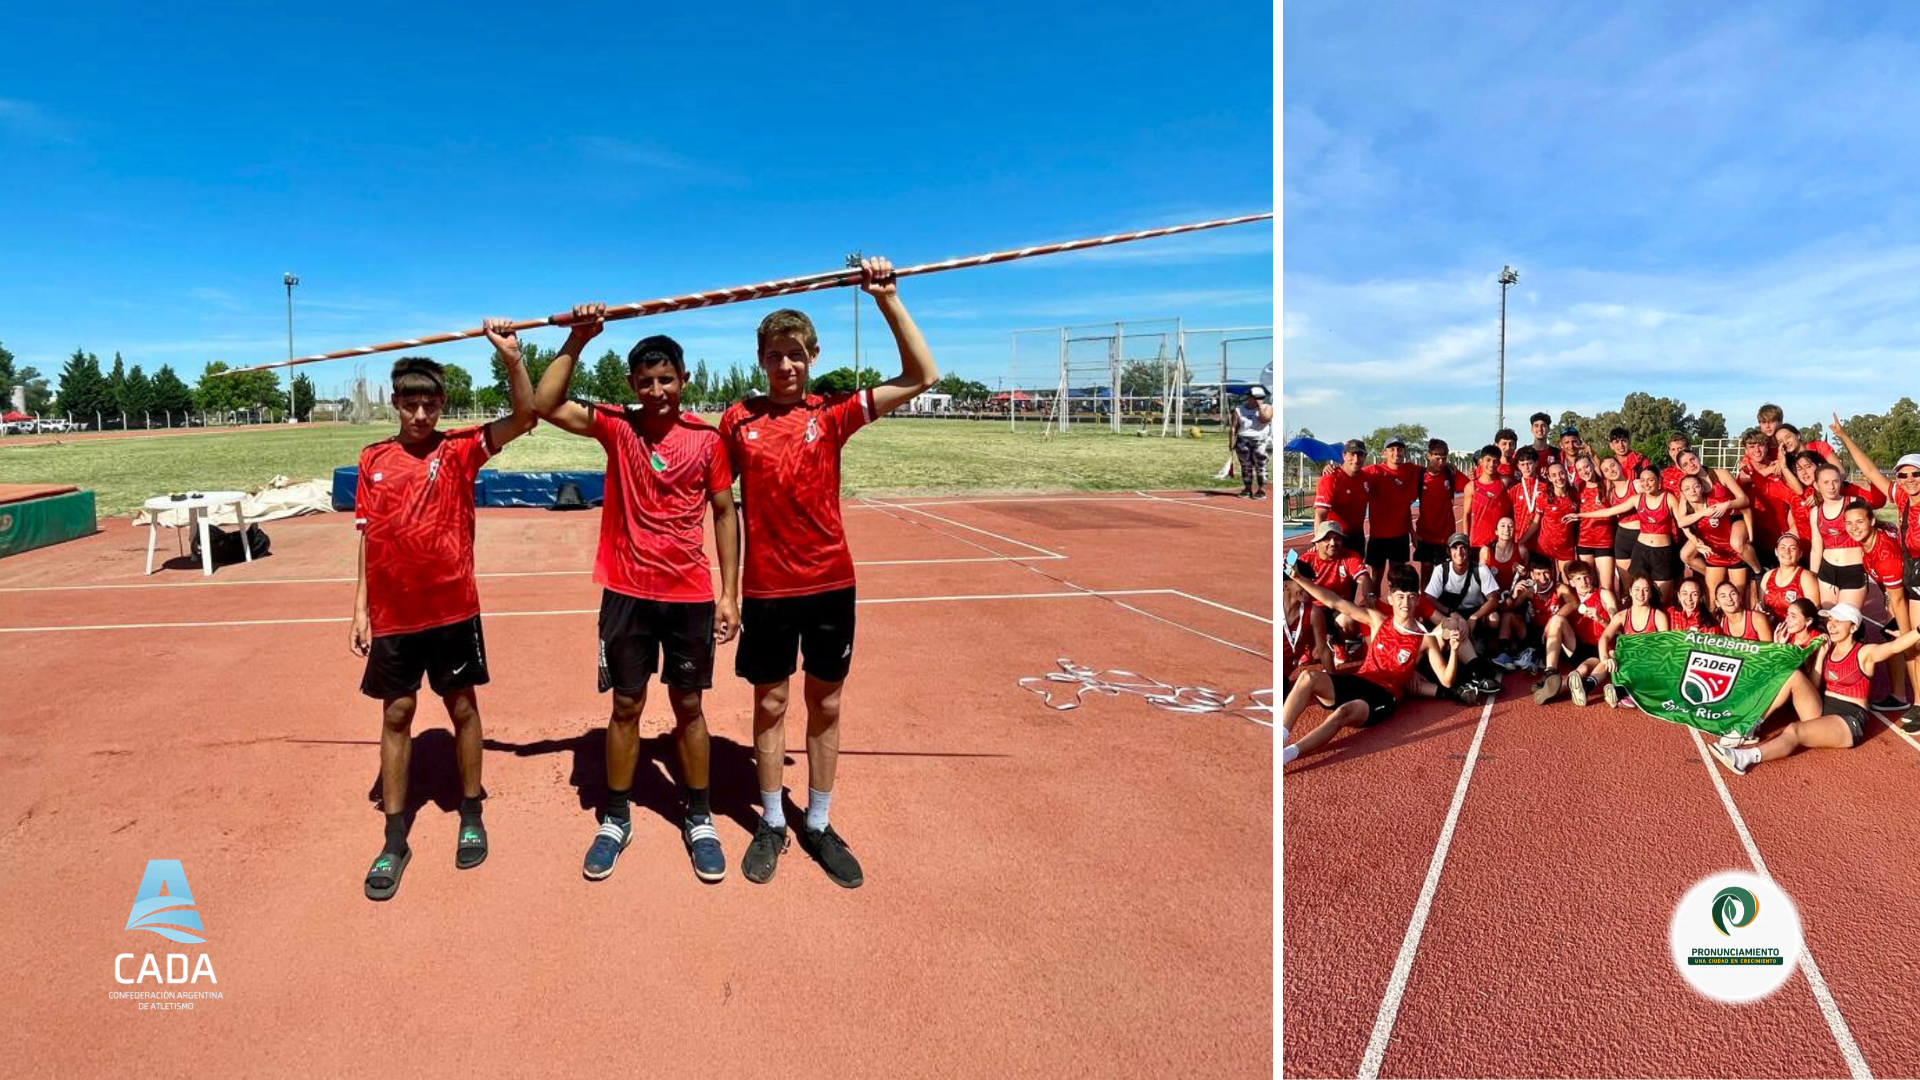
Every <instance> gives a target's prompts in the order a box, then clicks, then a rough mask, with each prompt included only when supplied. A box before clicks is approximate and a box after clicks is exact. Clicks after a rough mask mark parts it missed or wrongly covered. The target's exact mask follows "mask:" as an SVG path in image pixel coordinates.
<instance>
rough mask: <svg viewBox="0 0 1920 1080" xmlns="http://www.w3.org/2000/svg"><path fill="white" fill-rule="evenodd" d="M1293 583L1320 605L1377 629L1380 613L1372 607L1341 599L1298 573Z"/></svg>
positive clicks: (1336, 594)
mask: <svg viewBox="0 0 1920 1080" xmlns="http://www.w3.org/2000/svg"><path fill="white" fill-rule="evenodd" d="M1293 583H1294V584H1295V585H1298V586H1300V588H1301V589H1303V590H1305V591H1306V594H1307V595H1308V596H1311V597H1313V598H1314V599H1315V600H1318V601H1319V602H1320V606H1321V607H1324V608H1328V609H1330V610H1332V611H1335V612H1338V613H1340V614H1342V615H1345V616H1346V617H1347V618H1349V619H1352V620H1354V621H1355V622H1363V623H1366V624H1367V625H1368V626H1371V627H1373V628H1374V629H1376V630H1377V629H1379V627H1380V619H1381V615H1380V613H1379V612H1378V611H1376V610H1374V609H1373V608H1363V607H1359V606H1357V605H1355V604H1350V603H1348V602H1347V601H1346V600H1344V599H1342V598H1341V597H1340V595H1339V594H1338V593H1335V592H1333V591H1332V590H1330V589H1324V588H1322V587H1321V586H1320V585H1319V583H1317V582H1314V581H1310V580H1308V579H1306V578H1304V577H1301V576H1299V575H1298V574H1295V575H1293Z"/></svg>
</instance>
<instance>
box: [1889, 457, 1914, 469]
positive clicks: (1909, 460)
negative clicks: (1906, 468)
mask: <svg viewBox="0 0 1920 1080" xmlns="http://www.w3.org/2000/svg"><path fill="white" fill-rule="evenodd" d="M1902 465H1911V466H1913V467H1914V468H1916V469H1920V454H1903V455H1901V457H1900V460H1899V461H1896V462H1894V463H1893V467H1894V468H1895V469H1899V468H1900V467H1901V466H1902Z"/></svg>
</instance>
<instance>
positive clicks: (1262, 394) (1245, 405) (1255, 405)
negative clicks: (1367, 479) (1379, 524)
mask: <svg viewBox="0 0 1920 1080" xmlns="http://www.w3.org/2000/svg"><path fill="white" fill-rule="evenodd" d="M1233 452H1234V455H1235V456H1236V457H1237V458H1238V459H1239V461H1240V497H1241V498H1243V499H1264V498H1266V497H1267V460H1268V458H1270V457H1271V456H1272V454H1273V403H1272V402H1269V401H1268V400H1267V388H1266V387H1264V386H1261V385H1260V384H1258V383H1255V384H1254V385H1252V386H1250V387H1248V388H1247V399H1246V400H1245V401H1243V402H1241V403H1240V407H1239V408H1237V409H1235V410H1233ZM1356 524H1358V523H1357V522H1356Z"/></svg>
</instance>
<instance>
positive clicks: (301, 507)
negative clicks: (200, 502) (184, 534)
mask: <svg viewBox="0 0 1920 1080" xmlns="http://www.w3.org/2000/svg"><path fill="white" fill-rule="evenodd" d="M240 508H241V510H243V511H244V512H245V513H246V516H247V524H249V525H252V524H254V523H256V522H261V521H277V520H279V519H280V518H290V517H302V516H304V515H307V514H331V513H333V485H332V484H330V483H327V482H325V481H321V480H303V481H301V482H300V483H297V484H296V483H292V482H291V481H289V480H288V479H287V478H286V477H284V476H276V477H274V478H273V479H272V480H269V481H268V482H267V485H266V486H265V487H263V488H261V489H260V490H258V491H256V492H253V493H252V494H250V495H248V496H247V497H246V499H244V500H242V502H241V504H240ZM159 517H160V524H162V525H168V526H172V527H174V528H181V527H184V526H185V525H186V524H187V512H186V511H185V510H162V511H160V514H159ZM153 519H154V513H153V511H151V510H142V511H140V512H139V513H138V514H135V515H134V517H133V523H134V524H135V525H151V524H153ZM207 520H208V521H210V522H212V523H213V524H215V525H238V524H239V521H238V520H237V519H236V518H235V517H234V514H233V507H232V506H231V505H228V506H222V507H220V508H219V509H217V510H213V511H210V512H209V513H208V514H207Z"/></svg>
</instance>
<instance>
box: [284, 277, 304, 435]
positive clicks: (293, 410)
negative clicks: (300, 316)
mask: <svg viewBox="0 0 1920 1080" xmlns="http://www.w3.org/2000/svg"><path fill="white" fill-rule="evenodd" d="M281 280H282V281H284V282H285V283H286V286H287V359H289V360H291V359H293V287H294V286H295V285H298V284H300V279H299V278H297V277H294V276H293V274H292V273H287V274H286V275H284V276H283V277H282V278H281ZM299 413H300V409H299V406H298V405H296V404H295V403H294V400H293V376H292V375H291V374H289V375H288V376H287V419H289V420H294V419H298V417H299Z"/></svg>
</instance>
